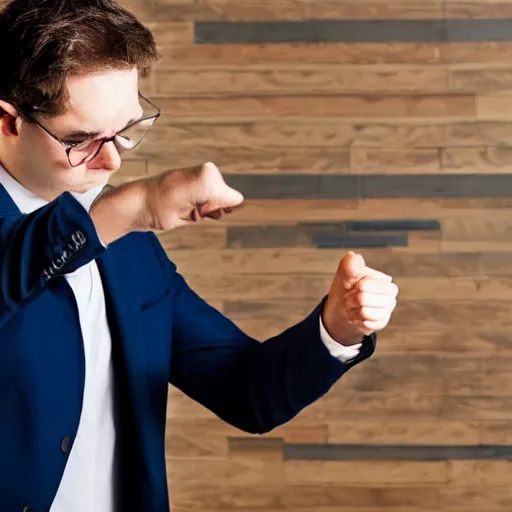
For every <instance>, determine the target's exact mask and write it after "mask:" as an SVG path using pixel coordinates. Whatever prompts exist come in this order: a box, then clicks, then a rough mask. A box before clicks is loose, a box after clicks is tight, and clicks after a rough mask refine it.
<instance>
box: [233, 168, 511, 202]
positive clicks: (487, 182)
mask: <svg viewBox="0 0 512 512" xmlns="http://www.w3.org/2000/svg"><path fill="white" fill-rule="evenodd" d="M224 177H225V180H226V182H227V183H228V184H229V185H231V186H232V187H234V188H236V189H238V190H240V192H242V193H243V194H244V196H245V197H246V198H247V199H314V198H321V199H358V198H401V197H402V198H407V197H408V198H417V197H418V198H419V197H421V198H423V197H431V198H444V197H445V198H450V197H452V198H471V197H477V198H482V197H488V198H500V197H501V198H503V197H512V175H507V174H470V175H464V174H442V175H430V174H425V175H414V176H409V175H402V174H397V175H389V174H387V175H378V174H375V175H334V174H332V175H313V174H277V175H258V174H226V175H225V176H224Z"/></svg>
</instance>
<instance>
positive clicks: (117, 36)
mask: <svg viewBox="0 0 512 512" xmlns="http://www.w3.org/2000/svg"><path fill="white" fill-rule="evenodd" d="M0 51H1V54H2V73H0V112H1V115H0V164H1V165H0V184H1V186H0V410H1V413H2V420H1V429H0V454H1V457H0V510H2V511H4V510H5V511H6V512H7V511H9V512H11V511H12V512H16V511H20V512H21V511H25V512H28V511H37V512H47V511H51V512H69V511H73V512H114V511H117V510H122V511H125V510H134V511H135V510H136V511H145V512H164V511H166V510H169V503H168V494H167V487H166V468H165V457H164V448H165V446H164V444H165V436H164V433H165V422H166V401H167V392H168V385H169V383H171V384H173V385H175V386H177V387H178V388H179V389H181V390H183V392H185V393H186V394H187V395H189V396H190V397H192V398H193V399H195V400H197V401H198V402H199V403H201V404H203V405H204V406H205V407H207V408H209V409H210V410H212V411H213V412H215V413H216V414H217V415H218V416H219V417H220V418H222V419H223V420H225V421H227V422H229V423H231V424H232V425H235V426H236V427H238V428H240V429H242V430H244V431H247V432H252V433H263V432H267V431H269V430H271V429H273V428H274V427H275V426H277V425H280V424H282V423H284V422H287V421H289V420H290V419H292V418H293V417H294V416H295V415H296V414H297V413H298V412H299V411H301V410H302V409H303V408H304V407H307V406H308V405H309V404H311V403H312V402H314V401H315V400H317V399H318V398H320V397H321V396H323V395H324V394H325V393H326V392H327V391H328V390H329V388H330V387H331V386H332V385H333V384H334V382H336V381H337V380H338V379H339V378H340V377H341V376H342V375H343V374H344V373H345V372H346V371H347V370H349V369H350V368H351V367H353V366H354V365H356V364H358V363H359V362H361V361H363V360H364V359H366V358H367V357H369V356H370V355H371V354H372V353H373V351H374V349H375V332H376V331H378V330H380V329H382V328H384V327H385V326H386V325H387V323H388V321H389V318H390V316H391V314H392V311H393V309H394V307H395V303H396V296H397V287H396V285H395V284H393V283H392V280H391V278H390V277H389V276H386V275H384V274H382V273H380V272H378V271H375V270H372V269H369V268H367V267H366V266H365V264H364V261H363V259H362V258H361V256H357V255H355V254H352V253H350V254H349V255H347V256H346V257H345V258H344V259H343V260H342V262H341V264H340V267H339V269H338V271H337V273H336V275H335V276H334V280H333V284H332V287H331V289H330V291H329V294H328V296H327V297H326V298H325V299H324V300H322V302H321V303H320V304H318V306H317V307H316V308H315V309H314V311H312V313H311V315H309V316H308V318H306V319H305V320H304V321H302V322H301V323H299V324H298V325H295V326H293V327H291V328H290V329H288V330H287V331H285V332H284V333H282V334H280V335H278V336H276V337H274V338H272V339H270V340H267V341H266V342H264V343H259V342H258V341H256V340H254V339H251V338H249V337H248V336H247V335H245V334H244V333H243V332H241V331H240V330H239V329H238V328H237V327H236V326H235V325H234V324H233V323H232V322H231V321H230V320H229V319H227V318H226V317H224V316H223V315H222V314H221V313H219V312H218V311H216V310H215V309H214V308H212V307H210V306H209V305H208V304H207V303H206V302H204V301H203V300H202V299H201V298H200V297H198V296H197V295H196V294H195V293H194V292H193V291H192V290H191V289H190V288H189V287H188V286H187V284H186V282H185V280H184V279H183V278H182V277H181V276H180V274H179V273H178V272H177V269H176V266H175V265H174V264H173V263H172V262H171V261H169V259H168V258H167V256H166V254H165V252H164V251H163V249H162V247H161V246H160V244H159V243H158V239H157V238H156V236H155V234H154V233H153V232H154V231H158V230H171V229H174V228H176V227H178V226H183V225H186V224H193V223H195V222H198V221H199V220H201V219H202V218H204V217H211V218H214V219H218V218H220V216H221V215H222V214H224V213H229V212H230V211H231V210H232V209H233V208H235V207H237V206H238V205H240V204H241V203H242V201H243V197H242V196H241V194H240V193H238V192H237V191H235V190H233V189H232V188H230V187H228V186H227V185H226V183H225V182H224V180H223V179H222V175H221V173H220V171H219V170H218V169H217V168H216V167H215V165H214V164H212V163H205V164H203V165H199V166H198V167H197V168H194V169H182V170H175V171H172V172H167V173H164V174H161V175H159V176H156V177H151V178H149V179H146V180H139V181H136V182H133V183H130V184H127V185H124V186H121V187H118V188H113V187H107V186H106V185H107V182H108V180H109V178H110V176H111V174H112V173H113V172H115V171H116V170H117V169H118V168H119V166H120V163H121V154H122V153H123V152H124V151H126V150H129V149H133V148H134V147H136V146H137V145H138V144H139V143H140V142H141V141H142V139H143V138H144V137H145V136H146V135H147V133H148V130H149V129H150V127H151V126H152V124H153V123H154V122H155V121H156V120H157V118H158V116H159V115H160V112H159V110H158V109H157V108H156V107H155V106H154V105H153V104H152V103H151V102H149V101H148V100H146V99H145V98H144V97H143V96H142V95H139V93H138V81H139V77H140V76H145V75H146V74H147V73H148V72H149V70H150V69H151V65H152V63H153V62H154V61H155V60H156V58H157V51H156V48H155V43H154V40H153V37H152V36H151V34H150V32H149V31H148V30H147V29H146V28H144V27H143V26H142V25H141V24H140V23H139V22H138V21H137V20H136V19H135V18H134V17H133V16H132V15H131V14H130V13H128V12H126V11H125V10H123V9H121V8H120V7H119V6H118V5H117V4H115V3H114V2H113V1H111V0H79V1H78V0H77V1H73V0H14V1H13V2H11V3H9V4H8V5H7V6H6V8H5V10H4V11H3V12H1V13H0ZM190 229H193V228H190ZM340 407H342V404H340Z"/></svg>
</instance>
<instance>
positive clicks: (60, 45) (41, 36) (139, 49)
mask: <svg viewBox="0 0 512 512" xmlns="http://www.w3.org/2000/svg"><path fill="white" fill-rule="evenodd" d="M0 55H2V59H1V62H0V99H2V100H4V101H6V102H8V103H10V104H12V105H14V106H15V107H16V108H17V109H18V110H19V111H20V112H21V113H23V112H25V113H32V112H34V111H35V110H37V111H38V112H41V114H42V115H43V116H46V117H52V116H56V115H60V114H62V113H64V112H66V110H67V107H68V102H69V95H68V91H67V88H66V79H67V77H68V76H69V75H79V76H80V75H81V76H83V75H87V74H90V73H95V72H101V71H106V70H111V69H115V70H123V69H133V68H135V67H136V68H138V70H139V74H140V76H141V77H146V76H147V75H148V74H149V73H150V71H151V67H152V64H153V63H154V61H156V60H157V59H158V57H159V55H158V51H157V48H156V43H155V40H154V37H153V35H152V34H151V32H150V30H149V29H147V28H146V27H145V26H144V25H142V24H141V23H140V22H139V21H138V20H137V18H136V17H135V16H134V15H133V14H131V13H130V12H128V11H127V10H126V9H124V8H122V7H121V6H120V5H118V4H117V3H116V2H114V1H113V0H11V1H10V2H9V3H8V4H7V6H6V7H5V8H4V9H3V10H0ZM2 113H3V110H2V109H1V108H0V115H2Z"/></svg>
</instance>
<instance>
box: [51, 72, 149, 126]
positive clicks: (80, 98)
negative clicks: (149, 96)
mask: <svg viewBox="0 0 512 512" xmlns="http://www.w3.org/2000/svg"><path fill="white" fill-rule="evenodd" d="M138 80H139V78H138V71H137V69H133V70H122V71H118V70H116V71H113V70H109V71H106V72H102V73H97V74H92V75H86V76H71V77H69V78H68V80H67V87H68V92H69V96H70V109H69V110H68V111H67V112H66V113H65V114H63V115H62V116H59V117H58V118H55V120H56V121H57V120H58V121H57V122H58V123H59V125H60V126H61V127H62V128H64V129H65V128H77V127H79V128H80V129H83V130H91V131H94V130H102V131H103V130H107V131H108V130H112V131H116V130H117V129H119V128H122V127H123V126H124V124H126V123H127V121H129V120H130V119H131V118H133V117H134V116H135V117H138V116H139V115H141V113H142V109H141V107H140V104H139V97H138Z"/></svg>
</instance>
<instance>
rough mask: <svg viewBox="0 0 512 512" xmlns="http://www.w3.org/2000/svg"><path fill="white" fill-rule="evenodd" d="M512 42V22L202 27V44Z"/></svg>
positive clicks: (302, 22)
mask: <svg viewBox="0 0 512 512" xmlns="http://www.w3.org/2000/svg"><path fill="white" fill-rule="evenodd" d="M510 40H512V19H510V18H501V19H446V20H436V19H416V20H341V19H339V20H336V19H329V20H314V19H313V20H288V21H198V22H196V23H195V42H196V43H199V44H251V43H297V42H347V43H367V42H368V43H379V42H382V43H388V42H413V43H416V42H418V43H421V42H425V43H426V42H448V41H449V42H474V41H510Z"/></svg>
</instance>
